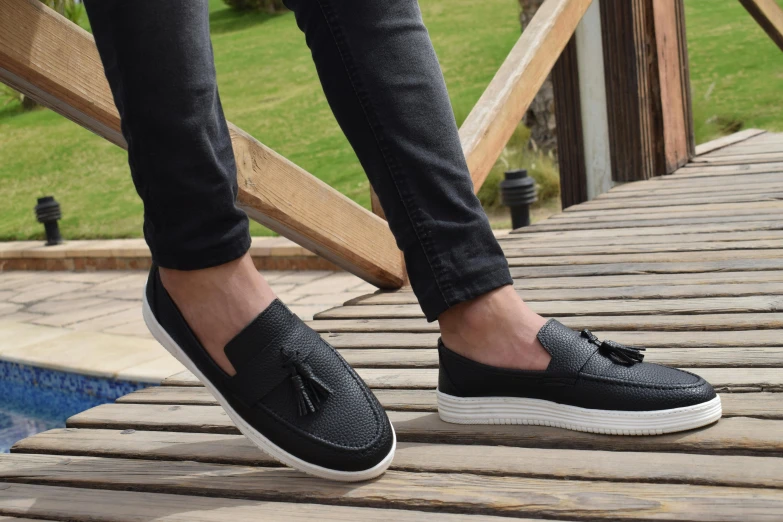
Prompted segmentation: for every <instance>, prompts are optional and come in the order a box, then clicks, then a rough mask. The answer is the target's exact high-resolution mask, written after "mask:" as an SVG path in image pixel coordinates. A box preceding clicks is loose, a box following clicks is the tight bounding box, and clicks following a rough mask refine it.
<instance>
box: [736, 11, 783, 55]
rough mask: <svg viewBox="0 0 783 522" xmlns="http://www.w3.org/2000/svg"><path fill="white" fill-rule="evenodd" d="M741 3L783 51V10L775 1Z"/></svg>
mask: <svg viewBox="0 0 783 522" xmlns="http://www.w3.org/2000/svg"><path fill="white" fill-rule="evenodd" d="M740 3H741V4H742V5H743V6H745V9H747V10H748V12H749V13H750V15H751V16H752V17H753V18H755V19H756V21H757V22H758V24H759V25H760V26H761V28H762V29H764V31H766V32H767V34H768V35H769V37H770V38H772V41H773V42H775V43H776V44H777V46H778V47H780V49H781V50H783V8H781V7H780V5H779V4H778V3H777V2H775V0H740Z"/></svg>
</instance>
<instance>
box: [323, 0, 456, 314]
mask: <svg viewBox="0 0 783 522" xmlns="http://www.w3.org/2000/svg"><path fill="white" fill-rule="evenodd" d="M316 1H317V3H318V6H319V8H320V10H321V14H322V15H323V17H324V21H325V22H326V27H327V28H328V29H329V34H330V35H331V37H332V40H333V41H334V44H335V47H337V52H338V53H339V55H340V61H341V62H342V64H343V67H344V69H345V73H346V74H347V75H348V80H349V81H350V83H351V87H352V88H353V91H354V94H355V95H356V98H357V100H358V101H359V105H360V106H361V108H362V112H363V113H364V117H365V120H366V121H367V123H368V125H369V127H370V131H371V132H372V135H373V139H374V140H375V144H376V145H377V146H378V149H379V150H380V151H381V157H382V158H383V162H384V164H385V165H386V168H387V170H388V171H389V175H390V177H391V180H392V183H393V184H394V187H395V188H396V189H397V194H398V196H399V197H400V201H401V202H402V206H403V208H404V209H405V214H406V216H407V217H408V221H409V222H410V224H411V228H412V229H413V232H414V234H416V238H417V239H418V240H419V244H420V245H421V246H422V251H423V252H424V258H425V259H426V260H427V263H428V264H429V266H430V271H431V272H432V274H433V279H434V281H435V285H436V286H437V288H438V292H440V294H441V298H442V299H443V301H444V303H447V302H448V301H449V300H448V299H446V295H445V293H444V289H443V285H442V282H441V281H439V276H438V272H437V271H436V270H435V266H434V265H433V260H432V259H431V258H430V257H431V254H430V251H431V245H432V243H431V240H430V237H429V236H430V234H429V231H427V230H426V229H423V230H419V228H418V227H417V225H416V221H415V220H414V219H413V218H412V216H411V211H410V210H409V209H408V198H406V197H404V196H403V191H402V190H401V189H400V186H399V184H398V183H397V180H396V177H395V174H394V173H395V172H397V169H396V168H393V166H392V163H393V162H392V161H390V159H389V157H388V154H387V152H386V150H385V147H384V146H383V145H382V143H381V141H380V140H379V139H378V134H377V133H376V130H375V126H374V125H373V122H372V119H371V118H370V116H369V114H368V107H367V106H366V104H365V101H364V99H363V96H362V93H361V90H360V89H359V87H358V86H357V80H356V79H355V78H354V75H353V73H352V71H351V68H350V67H349V65H348V63H347V62H346V56H345V53H344V50H343V47H342V46H341V45H340V44H341V42H340V40H339V39H338V35H337V33H338V32H339V29H338V30H336V29H335V27H333V24H332V23H331V21H330V19H329V15H328V14H327V11H329V12H330V14H332V15H333V13H332V12H331V9H330V7H328V6H326V5H325V2H324V0H316ZM335 18H336V17H335ZM335 22H336V20H335ZM337 25H339V24H337ZM340 36H342V35H340ZM377 126H380V122H377ZM435 257H436V260H437V255H436V256H435ZM438 264H440V263H438ZM446 286H447V290H448V291H449V292H448V293H449V294H450V293H452V292H451V285H450V284H448V282H447V285H446Z"/></svg>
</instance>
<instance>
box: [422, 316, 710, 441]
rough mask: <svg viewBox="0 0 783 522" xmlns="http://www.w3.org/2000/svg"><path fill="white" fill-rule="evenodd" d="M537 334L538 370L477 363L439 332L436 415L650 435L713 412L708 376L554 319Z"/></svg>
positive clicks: (689, 425)
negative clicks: (541, 353)
mask: <svg viewBox="0 0 783 522" xmlns="http://www.w3.org/2000/svg"><path fill="white" fill-rule="evenodd" d="M537 338H538V341H539V342H540V345H541V346H542V347H543V348H544V349H545V350H546V351H547V352H548V353H549V355H550V356H551V361H550V362H549V364H548V365H547V367H546V369H543V370H541V369H539V370H526V369H522V370H519V369H508V368H503V367H497V366H493V365H487V364H482V363H480V362H476V361H475V360H472V359H470V358H468V357H464V356H462V355H460V354H458V353H456V352H454V351H452V350H450V349H449V348H447V347H446V344H445V341H444V340H440V341H439V343H438V353H439V358H440V372H439V379H438V391H437V397H438V413H439V415H440V418H441V419H443V420H444V421H446V422H452V423H458V424H533V425H543V426H553V427H560V428H567V429H572V430H577V431H588V432H594V433H606V434H612V435H656V434H662V433H671V432H675V431H682V430H689V429H693V428H698V427H700V426H704V425H707V424H710V423H713V422H715V421H717V420H718V419H719V418H720V416H721V402H720V397H719V396H718V395H717V394H716V393H715V391H714V390H713V388H712V386H710V384H709V383H707V382H706V381H705V380H704V379H702V378H701V377H699V376H698V375H694V374H692V373H689V372H685V371H682V370H676V369H673V368H667V367H665V366H659V365H657V364H650V363H644V362H642V359H643V355H642V354H641V349H637V348H632V347H628V346H623V345H620V344H618V343H614V342H612V341H600V340H598V339H597V338H596V337H595V336H594V335H593V334H592V333H590V332H589V331H588V330H584V331H583V332H582V333H581V334H579V333H577V332H574V331H573V330H571V329H569V328H566V327H565V326H563V325H562V324H560V323H559V322H558V321H556V320H554V319H550V320H549V321H547V322H546V323H545V324H544V326H543V327H542V328H541V330H540V331H539V332H538V335H537ZM486 349H487V350H488V351H491V350H492V347H491V346H489V345H487V346H486Z"/></svg>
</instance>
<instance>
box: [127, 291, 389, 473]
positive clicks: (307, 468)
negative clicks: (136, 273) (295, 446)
mask: <svg viewBox="0 0 783 522" xmlns="http://www.w3.org/2000/svg"><path fill="white" fill-rule="evenodd" d="M142 315H143V316H144V322H145V323H147V328H149V330H150V333H152V335H153V336H154V337H155V339H157V341H158V342H159V343H160V344H161V345H163V347H164V348H165V349H166V350H168V351H169V353H170V354H171V355H173V356H174V358H175V359H177V360H178V361H179V362H180V363H182V365H183V366H185V368H187V369H188V370H189V371H190V372H191V373H193V375H195V376H196V377H198V380H199V381H201V382H202V383H203V384H204V386H206V388H207V389H208V390H209V391H210V393H211V394H212V395H213V396H214V397H215V398H216V399H217V400H218V402H219V403H220V405H221V406H222V407H223V409H224V410H225V412H226V414H227V415H228V416H229V418H230V419H231V421H232V422H233V423H234V425H235V426H236V427H237V428H238V429H239V431H241V432H242V434H243V435H244V436H245V437H247V438H248V439H250V442H252V443H253V444H255V445H256V446H258V447H259V448H260V449H261V451H263V452H264V453H266V454H267V455H269V456H270V457H272V458H273V459H275V460H277V461H279V462H281V463H283V464H285V465H286V466H290V467H292V468H295V469H298V470H299V471H302V472H304V473H308V474H310V475H315V476H316V477H320V478H324V479H329V480H336V481H339V482H359V481H362V480H370V479H373V478H375V477H377V476H379V475H381V474H382V473H383V472H384V471H386V469H387V468H388V467H389V465H391V462H392V459H393V458H394V451H395V450H396V449H397V435H396V433H395V432H394V427H393V426H392V437H393V439H392V447H391V450H390V451H389V454H388V455H386V457H384V459H383V460H382V461H381V462H379V463H378V464H376V465H375V466H373V467H372V468H369V469H365V470H362V471H341V470H335V469H329V468H324V467H322V466H317V465H315V464H311V463H309V462H306V461H304V460H302V459H300V458H299V457H296V456H294V455H291V454H290V453H288V452H287V451H285V450H284V449H282V448H281V447H280V446H278V445H276V444H275V443H273V442H272V441H271V440H269V439H267V438H266V437H264V435H262V434H261V433H260V432H258V431H257V430H255V429H254V428H253V427H252V426H250V424H248V423H247V422H245V421H244V419H242V417H240V416H239V414H238V413H237V412H236V411H234V409H233V408H232V407H231V405H230V404H229V403H228V401H226V400H225V399H224V398H223V395H221V393H220V392H219V391H218V390H217V389H216V388H215V387H214V386H213V385H212V383H210V382H209V380H208V379H207V378H205V377H204V375H203V374H202V373H201V372H200V371H199V370H198V368H197V367H196V365H195V364H193V363H192V362H191V360H190V358H189V357H188V356H187V355H185V352H183V351H182V349H181V348H180V347H179V345H178V344H177V343H176V342H174V339H172V338H171V336H169V334H168V333H167V332H166V330H164V329H163V327H162V326H161V325H160V323H158V320H157V319H156V318H155V315H154V314H153V313H152V310H151V309H150V306H149V303H148V302H147V292H146V290H145V292H144V303H143V305H142Z"/></svg>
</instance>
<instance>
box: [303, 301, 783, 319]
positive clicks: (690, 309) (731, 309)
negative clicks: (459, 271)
mask: <svg viewBox="0 0 783 522" xmlns="http://www.w3.org/2000/svg"><path fill="white" fill-rule="evenodd" d="M527 304H528V306H530V308H532V309H533V310H534V311H535V312H536V313H539V314H541V315H543V316H546V317H568V316H587V315H599V316H600V315H622V314H634V315H660V314H677V315H679V316H680V317H682V316H690V315H699V314H710V313H723V314H730V313H746V312H758V313H767V312H783V296H777V295H773V296H750V297H705V298H689V299H685V298H683V299H649V300H636V299H613V300H605V301H529V302H528V303H527ZM315 317H316V318H324V319H380V318H386V317H391V318H396V319H403V318H407V317H424V314H423V312H422V311H421V308H420V307H419V306H418V305H377V306H342V307H337V308H332V309H330V310H325V311H323V312H319V313H318V314H316V315H315ZM682 320H683V322H685V321H691V320H693V319H691V318H688V317H683V318H682Z"/></svg>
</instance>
